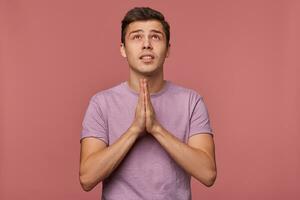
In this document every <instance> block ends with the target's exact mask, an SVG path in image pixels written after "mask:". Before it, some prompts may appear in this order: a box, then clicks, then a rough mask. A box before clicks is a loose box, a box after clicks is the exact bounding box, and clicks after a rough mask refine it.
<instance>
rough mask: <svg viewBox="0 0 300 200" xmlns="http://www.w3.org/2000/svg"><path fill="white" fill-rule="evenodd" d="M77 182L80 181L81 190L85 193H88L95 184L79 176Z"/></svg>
mask: <svg viewBox="0 0 300 200" xmlns="http://www.w3.org/2000/svg"><path fill="white" fill-rule="evenodd" d="M79 181H80V185H81V187H82V189H83V190H84V191H85V192H89V191H91V190H92V189H93V188H94V187H95V186H96V185H97V184H94V183H93V182H92V181H91V180H89V179H88V178H86V176H83V175H81V176H79Z"/></svg>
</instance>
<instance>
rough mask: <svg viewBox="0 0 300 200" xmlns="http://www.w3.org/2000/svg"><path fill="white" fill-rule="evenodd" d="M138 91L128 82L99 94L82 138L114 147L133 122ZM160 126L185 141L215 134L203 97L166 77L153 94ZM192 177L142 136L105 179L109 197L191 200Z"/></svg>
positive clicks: (89, 110) (110, 199) (105, 194)
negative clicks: (95, 140)
mask: <svg viewBox="0 0 300 200" xmlns="http://www.w3.org/2000/svg"><path fill="white" fill-rule="evenodd" d="M138 95H139V94H138V92H136V91H134V90H133V89H131V88H130V87H129V86H128V83H127V82H126V81H124V82H122V83H120V84H118V85H116V86H114V87H112V88H109V89H106V90H103V91H100V92H98V93H96V94H95V95H93V96H92V97H91V99H90V102H89V105H88V108H87V110H86V113H85V116H84V119H83V122H82V126H83V129H82V132H81V139H82V138H85V137H96V138H98V139H100V140H102V141H104V142H105V143H106V144H107V145H111V144H113V143H114V142H116V140H118V138H119V137H120V136H121V135H122V134H123V133H124V132H126V130H127V129H128V128H129V127H130V125H131V123H132V122H133V119H134V116H135V108H136V105H137V101H138ZM151 102H152V105H153V107H154V110H155V113H156V118H157V120H158V121H159V122H160V124H161V125H162V126H163V127H164V128H165V129H166V130H168V131H169V132H170V133H171V134H173V135H174V136H175V137H177V138H178V139H179V140H180V141H182V142H184V143H187V141H188V139H189V137H191V136H193V135H195V134H200V133H208V134H212V135H213V133H212V129H211V127H210V122H209V116H208V112H207V109H206V106H205V104H204V101H203V98H202V96H200V95H199V94H198V93H197V92H196V91H195V90H192V89H188V88H184V87H182V86H179V85H177V84H175V83H173V82H171V81H168V80H166V81H165V84H164V87H163V88H162V89H161V90H160V91H159V92H157V93H153V94H151ZM190 179H191V177H190V175H188V174H187V173H186V172H185V171H184V170H183V169H182V168H181V167H180V166H179V165H178V164H177V163H176V162H175V161H174V160H173V159H172V158H171V157H170V156H169V155H168V153H167V152H166V151H165V150H164V148H163V147H162V146H161V145H160V144H159V143H158V141H157V140H156V139H155V138H154V137H152V136H151V135H150V134H146V135H145V136H143V137H140V138H139V139H138V140H136V142H135V143H134V145H133V146H132V148H131V149H130V151H129V152H128V153H127V155H126V157H125V158H124V160H123V161H122V162H121V163H120V165H119V166H118V168H117V169H115V171H114V172H113V173H112V174H111V175H110V176H109V177H107V178H106V179H105V180H104V181H103V190H102V199H105V200H120V199H124V200H137V199H138V200H140V199H143V200H148V199H155V200H160V199H161V200H168V199H170V200H176V199H178V200H188V199H191V188H190Z"/></svg>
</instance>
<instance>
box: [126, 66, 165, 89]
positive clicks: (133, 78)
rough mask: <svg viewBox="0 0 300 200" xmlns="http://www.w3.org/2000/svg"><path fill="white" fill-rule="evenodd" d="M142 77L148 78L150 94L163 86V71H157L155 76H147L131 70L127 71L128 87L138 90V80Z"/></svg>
mask: <svg viewBox="0 0 300 200" xmlns="http://www.w3.org/2000/svg"><path fill="white" fill-rule="evenodd" d="M142 78H145V79H147V80H148V84H149V92H150V94H152V93H157V92H159V91H160V90H161V89H162V88H163V87H164V84H165V81H164V76H163V73H159V74H157V75H155V76H147V75H143V74H136V73H134V72H133V71H130V73H129V79H128V81H127V82H128V85H129V87H130V88H131V89H133V90H134V91H136V92H139V91H140V87H139V80H140V79H142Z"/></svg>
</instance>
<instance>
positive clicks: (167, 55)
mask: <svg viewBox="0 0 300 200" xmlns="http://www.w3.org/2000/svg"><path fill="white" fill-rule="evenodd" d="M170 51H171V44H170V43H169V44H168V50H167V54H166V58H168V57H169V56H170Z"/></svg>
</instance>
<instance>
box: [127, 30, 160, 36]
mask: <svg viewBox="0 0 300 200" xmlns="http://www.w3.org/2000/svg"><path fill="white" fill-rule="evenodd" d="M137 32H144V31H143V30H142V29H137V30H134V31H131V32H130V33H129V34H128V36H129V35H131V34H133V33H137ZM150 32H154V33H158V34H161V35H164V34H163V33H162V32H161V31H158V30H155V29H152V30H150Z"/></svg>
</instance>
